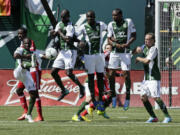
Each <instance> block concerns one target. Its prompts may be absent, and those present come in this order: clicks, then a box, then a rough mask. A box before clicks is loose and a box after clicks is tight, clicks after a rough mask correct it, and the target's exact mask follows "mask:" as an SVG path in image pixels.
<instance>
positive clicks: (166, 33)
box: [155, 0, 180, 107]
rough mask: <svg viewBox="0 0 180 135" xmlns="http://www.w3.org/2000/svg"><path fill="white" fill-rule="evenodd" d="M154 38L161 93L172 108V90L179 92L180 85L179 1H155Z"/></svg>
mask: <svg viewBox="0 0 180 135" xmlns="http://www.w3.org/2000/svg"><path fill="white" fill-rule="evenodd" d="M155 37H156V39H155V40H156V44H155V46H156V47H157V48H158V51H159V55H158V60H159V63H158V65H159V67H160V71H161V76H162V79H161V86H162V87H161V92H162V95H163V94H164V95H163V99H164V100H165V102H166V104H169V107H174V106H176V104H175V101H173V99H172V98H173V95H174V94H175V93H173V92H174V91H173V90H174V89H175V88H177V92H179V91H178V90H179V87H178V84H180V77H179V76H180V74H179V73H180V0H156V1H155ZM165 89H168V92H167V93H165V92H164V91H163V90H165ZM163 92H164V93H163ZM173 103H174V104H173Z"/></svg>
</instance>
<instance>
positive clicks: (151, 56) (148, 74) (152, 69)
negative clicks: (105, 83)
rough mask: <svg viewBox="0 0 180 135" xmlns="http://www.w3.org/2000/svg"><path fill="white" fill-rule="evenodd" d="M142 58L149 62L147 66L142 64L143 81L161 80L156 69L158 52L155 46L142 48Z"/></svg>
mask: <svg viewBox="0 0 180 135" xmlns="http://www.w3.org/2000/svg"><path fill="white" fill-rule="evenodd" d="M143 56H144V57H145V58H146V59H148V60H150V62H149V64H144V72H145V80H161V74H160V71H159V67H158V50H157V48H156V47H155V46H152V47H151V48H148V47H146V46H145V47H144V49H143Z"/></svg>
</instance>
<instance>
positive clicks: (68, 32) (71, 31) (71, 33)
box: [66, 25, 75, 37]
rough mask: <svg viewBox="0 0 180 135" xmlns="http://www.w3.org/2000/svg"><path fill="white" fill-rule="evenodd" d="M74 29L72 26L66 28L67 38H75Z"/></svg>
mask: <svg viewBox="0 0 180 135" xmlns="http://www.w3.org/2000/svg"><path fill="white" fill-rule="evenodd" d="M74 32H75V31H74V27H73V26H72V25H68V26H67V27H66V36H68V37H73V35H74Z"/></svg>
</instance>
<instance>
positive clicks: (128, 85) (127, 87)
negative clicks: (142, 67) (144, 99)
mask: <svg viewBox="0 0 180 135" xmlns="http://www.w3.org/2000/svg"><path fill="white" fill-rule="evenodd" d="M125 85H126V99H127V100H130V89H131V80H130V78H129V77H128V78H127V79H125Z"/></svg>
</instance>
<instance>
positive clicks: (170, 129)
mask: <svg viewBox="0 0 180 135" xmlns="http://www.w3.org/2000/svg"><path fill="white" fill-rule="evenodd" d="M77 109H78V107H43V114H44V118H45V121H44V122H39V123H28V122H27V121H17V120H16V118H17V117H18V116H19V115H20V114H21V112H22V109H21V107H19V106H15V107H14V106H13V107H10V106H0V135H179V134H180V109H169V112H170V114H171V116H172V119H173V121H172V122H171V123H168V124H162V123H161V121H162V120H163V118H164V116H163V114H162V113H161V111H160V110H155V112H156V114H157V116H158V118H159V121H160V122H158V123H152V124H146V123H144V122H145V121H146V120H147V119H148V117H149V116H148V115H147V113H146V111H145V110H144V108H130V109H129V110H128V111H123V109H122V108H115V109H113V108H108V109H107V113H108V115H109V116H110V117H111V118H110V119H109V120H107V119H104V118H103V117H102V116H98V115H97V114H96V112H94V117H93V121H91V122H73V121H71V117H72V116H73V114H74V113H75V112H76V111H77ZM35 116H36V110H35V109H34V111H33V117H35Z"/></svg>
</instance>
